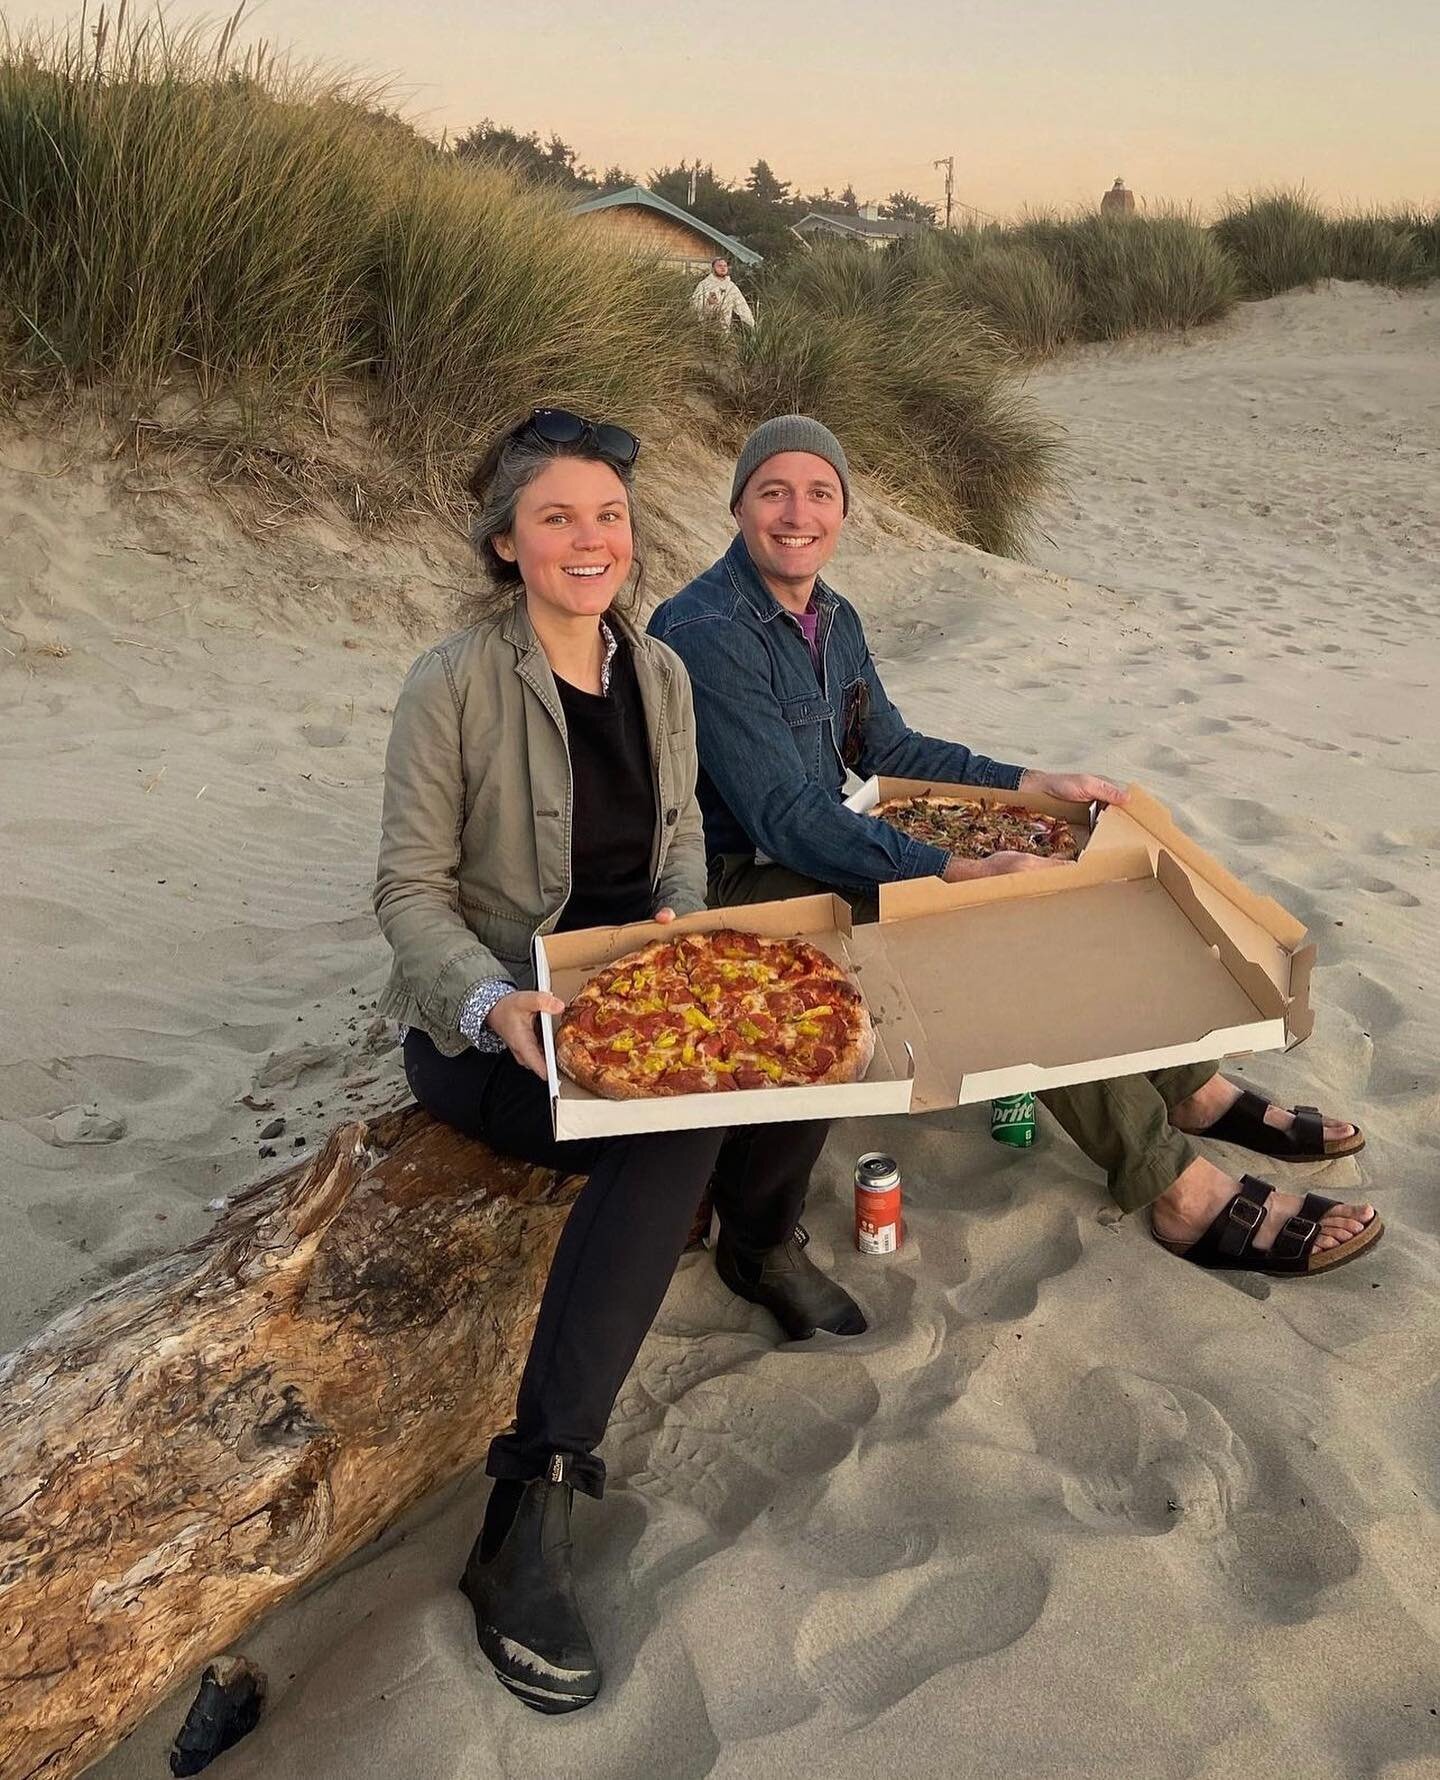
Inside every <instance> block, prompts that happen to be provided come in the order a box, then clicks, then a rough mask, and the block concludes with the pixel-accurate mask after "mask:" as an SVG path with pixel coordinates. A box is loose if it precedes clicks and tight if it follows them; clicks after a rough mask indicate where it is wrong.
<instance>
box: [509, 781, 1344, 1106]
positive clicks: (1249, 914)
mask: <svg viewBox="0 0 1440 1780" xmlns="http://www.w3.org/2000/svg"><path fill="white" fill-rule="evenodd" d="M879 783H880V784H881V785H883V784H884V783H885V781H883V780H882V781H879ZM946 789H948V790H955V789H963V790H965V791H966V792H967V793H969V792H970V791H972V790H974V789H975V788H973V787H962V788H956V787H946ZM1130 792H1131V798H1130V802H1129V804H1128V805H1127V808H1126V809H1125V810H1123V811H1122V810H1118V809H1105V810H1102V811H1101V812H1100V813H1099V815H1098V817H1097V818H1096V820H1095V822H1094V826H1093V830H1091V831H1090V836H1089V842H1088V844H1087V845H1086V847H1085V850H1084V852H1083V853H1082V855H1081V857H1080V859H1079V860H1078V861H1076V862H1075V863H1073V864H1066V865H1064V866H1057V867H1055V868H1054V869H1053V870H1049V871H1039V872H1021V873H1016V874H1011V875H1007V876H1004V877H998V878H980V879H975V880H973V881H971V882H969V883H964V884H946V883H943V882H942V881H941V880H940V879H938V878H916V879H911V880H909V881H907V882H905V883H902V884H891V885H885V886H884V887H883V888H882V890H881V893H880V920H879V921H878V923H875V924H873V925H869V926H858V927H854V928H852V927H851V923H850V915H849V909H848V906H847V905H846V904H845V903H844V902H843V901H841V900H840V899H839V898H838V897H832V896H813V897H804V898H800V899H797V900H795V901H788V902H773V903H761V904H757V905H754V906H751V907H749V908H732V909H716V910H710V911H706V912H704V913H702V914H697V915H689V916H686V917H684V918H683V919H682V920H680V921H677V922H676V923H674V925H673V926H669V927H664V928H662V927H659V926H658V925H654V924H644V925H641V926H635V927H625V928H609V929H595V930H592V931H590V932H584V933H568V934H558V935H550V936H548V937H547V936H540V937H538V938H537V939H536V942H535V955H536V971H537V976H538V979H539V981H540V984H541V986H542V987H550V988H552V989H553V990H554V992H555V993H556V994H558V995H561V996H563V997H567V998H568V997H569V996H570V995H572V994H573V993H574V992H575V991H576V990H577V989H578V988H579V987H580V985H581V984H582V983H583V982H584V981H585V980H586V979H587V978H588V977H589V976H590V975H592V974H593V973H594V971H595V970H596V969H598V968H599V967H600V966H601V965H602V964H607V963H609V962H610V961H611V960H612V959H614V958H617V957H620V956H621V955H622V954H623V953H625V952H627V951H631V950H633V949H635V948H636V947H638V946H641V945H644V944H646V943H648V942H649V941H650V940H651V939H654V938H657V937H660V936H662V935H665V934H674V933H675V932H677V931H678V932H684V931H693V930H696V929H699V930H702V931H704V930H710V929H714V928H716V927H724V926H729V927H739V928H743V929H746V930H748V931H750V932H754V933H762V934H766V935H768V936H771V937H785V936H792V935H800V936H803V937H804V938H806V939H809V940H811V941H812V942H813V943H814V944H816V945H818V946H820V947H821V948H822V949H823V950H825V951H827V952H829V953H830V955H831V956H833V957H836V958H838V959H841V960H843V961H844V962H846V963H848V964H849V966H850V967H851V969H852V970H853V971H854V972H855V975H856V979H857V981H858V982H859V984H860V988H861V991H862V993H863V994H864V997H865V1004H866V1006H867V1008H868V1009H869V1011H870V1017H871V1019H872V1021H873V1022H874V1025H875V1031H876V1049H875V1062H874V1064H873V1065H872V1067H871V1070H870V1072H869V1074H868V1076H867V1077H866V1079H865V1080H864V1081H863V1082H857V1083H855V1084H853V1085H848V1086H844V1085H842V1086H834V1087H823V1088H759V1089H752V1090H748V1091H741V1092H738V1093H729V1094H695V1095H677V1096H674V1097H664V1098H657V1099H655V1100H629V1101H606V1100H600V1099H598V1098H597V1097H596V1096H594V1095H591V1094H589V1093H587V1092H586V1091H585V1090H583V1089H581V1088H578V1087H576V1086H575V1084H574V1083H572V1082H569V1081H567V1080H564V1079H562V1078H559V1077H558V1076H557V1072H556V1069H555V1054H554V1034H553V1027H552V1022H551V1021H550V1020H548V1019H545V1020H543V1021H542V1027H543V1029H544V1040H545V1056H546V1065H547V1069H548V1073H549V1082H550V1093H551V1101H552V1107H553V1112H554V1119H555V1132H556V1136H557V1137H561V1138H565V1137H589V1136H599V1135H605V1134H613V1133H619V1132H627V1131H650V1130H673V1129H679V1128H687V1127H693V1126H706V1125H719V1124H725V1125H731V1124H746V1123H765V1122H769V1121H773V1120H778V1119H795V1118H851V1117H859V1116H862V1115H864V1114H870V1113H881V1112H931V1111H934V1110H936V1109H938V1108H940V1107H947V1106H956V1105H962V1104H965V1103H968V1102H971V1101H977V1100H988V1099H991V1098H994V1097H997V1096H1000V1095H1005V1094H1015V1093H1019V1092H1021V1091H1022V1090H1026V1089H1029V1090H1031V1091H1034V1090H1036V1089H1043V1088H1052V1087H1064V1086H1069V1085H1072V1084H1074V1083H1078V1082H1086V1081H1099V1080H1104V1079H1107V1078H1109V1077H1111V1076H1121V1075H1135V1074H1138V1073H1141V1072H1142V1071H1145V1070H1150V1069H1159V1068H1162V1067H1165V1066H1167V1065H1171V1064H1178V1063H1195V1062H1202V1061H1204V1062H1208V1061H1211V1060H1218V1059H1219V1058H1221V1057H1226V1056H1237V1055H1243V1054H1246V1053H1249V1052H1252V1051H1264V1050H1277V1049H1280V1048H1282V1047H1284V1046H1285V1045H1286V1044H1288V1043H1295V1042H1298V1041H1299V1040H1300V1039H1301V1038H1303V1037H1305V1036H1306V1035H1307V1034H1308V1033H1309V1031H1310V1028H1311V1026H1312V1024H1313V1017H1312V1015H1311V1012H1310V1006H1309V995H1308V990H1309V980H1310V968H1311V964H1312V962H1313V958H1314V947H1313V946H1310V945H1307V944H1306V943H1305V941H1306V936H1305V929H1304V928H1303V927H1302V926H1301V924H1300V923H1299V922H1298V921H1296V920H1295V919H1294V917H1293V916H1291V915H1289V914H1287V913H1286V911H1285V910H1284V909H1282V908H1281V907H1280V905H1279V904H1278V903H1276V902H1274V901H1272V900H1271V899H1270V898H1268V897H1262V896H1257V895H1256V894H1255V893H1254V892H1253V891H1250V890H1247V889H1246V888H1245V886H1244V885H1243V884H1241V883H1240V882H1239V881H1238V880H1237V879H1236V878H1234V877H1233V876H1232V875H1231V874H1230V873H1229V872H1228V871H1226V869H1225V868H1224V867H1223V866H1222V865H1220V863H1219V862H1218V861H1217V860H1214V859H1212V858H1211V857H1210V855H1209V854H1207V853H1206V852H1205V851H1204V849H1203V848H1201V847H1200V846H1199V845H1198V843H1196V842H1195V841H1193V840H1192V839H1190V837H1189V836H1187V835H1185V834H1184V833H1183V832H1182V831H1181V830H1180V828H1179V827H1178V825H1177V824H1176V823H1175V822H1174V819H1173V818H1172V817H1171V816H1170V814H1169V812H1168V811H1167V810H1166V809H1165V808H1164V806H1163V805H1162V804H1160V803H1158V802H1157V801H1156V800H1155V799H1154V798H1152V797H1150V796H1149V794H1148V793H1146V792H1144V791H1143V790H1142V789H1141V788H1140V787H1136V786H1132V787H1130ZM886 794H887V795H888V793H886ZM1004 795H1007V796H1008V795H1009V794H1004ZM1037 803H1038V800H1037ZM1052 813H1055V814H1062V813H1063V814H1065V815H1066V816H1067V819H1070V811H1068V810H1066V809H1065V807H1064V806H1055V807H1054V809H1053V811H1052Z"/></svg>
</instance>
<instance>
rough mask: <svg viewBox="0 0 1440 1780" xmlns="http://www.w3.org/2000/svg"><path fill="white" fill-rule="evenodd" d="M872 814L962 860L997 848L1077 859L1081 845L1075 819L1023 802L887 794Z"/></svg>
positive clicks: (999, 849) (989, 852)
mask: <svg viewBox="0 0 1440 1780" xmlns="http://www.w3.org/2000/svg"><path fill="white" fill-rule="evenodd" d="M870 814H871V815H872V816H878V817H879V818H880V820H881V821H882V822H888V823H889V824H890V826H891V827H892V828H898V829H899V830H900V832H901V833H902V834H908V835H911V836H913V838H914V839H915V840H917V841H929V842H930V844H931V845H932V846H936V847H944V848H945V850H946V852H948V853H953V854H954V856H955V857H956V858H957V859H988V858H989V857H990V855H991V854H992V853H1036V854H1038V855H1039V856H1040V857H1041V858H1044V859H1075V858H1078V857H1079V853H1080V848H1079V845H1078V843H1077V842H1076V839H1075V834H1074V831H1073V830H1072V829H1071V827H1070V824H1069V823H1068V822H1066V821H1065V820H1064V818H1063V817H1060V816H1046V815H1042V814H1041V812H1040V811H1039V810H1027V809H1023V808H1022V807H1021V806H1020V805H1019V804H985V803H976V802H974V801H973V800H971V799H967V798H963V797H887V798H886V799H885V800H884V802H883V803H877V804H876V805H875V807H874V809H873V810H871V812H870Z"/></svg>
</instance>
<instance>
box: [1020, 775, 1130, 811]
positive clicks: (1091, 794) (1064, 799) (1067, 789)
mask: <svg viewBox="0 0 1440 1780" xmlns="http://www.w3.org/2000/svg"><path fill="white" fill-rule="evenodd" d="M1016 790H1017V791H1038V792H1039V793H1040V794H1041V796H1042V797H1057V798H1059V800H1060V801H1061V803H1115V804H1123V803H1124V802H1125V791H1124V787H1123V786H1120V785H1116V784H1114V783H1113V782H1112V781H1111V780H1109V779H1099V778H1096V776H1095V774H1094V773H1037V772H1036V771H1035V770H1034V768H1033V767H1027V768H1026V769H1025V771H1024V773H1023V774H1022V775H1021V779H1020V783H1019V785H1017V786H1016Z"/></svg>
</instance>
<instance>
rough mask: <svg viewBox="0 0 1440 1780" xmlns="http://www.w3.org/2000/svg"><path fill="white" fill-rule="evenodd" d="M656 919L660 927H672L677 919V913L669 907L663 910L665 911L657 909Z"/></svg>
mask: <svg viewBox="0 0 1440 1780" xmlns="http://www.w3.org/2000/svg"><path fill="white" fill-rule="evenodd" d="M655 919H656V920H657V921H658V922H659V923H660V925H661V926H662V927H668V926H669V925H670V923H671V922H672V921H673V920H674V919H675V911H674V909H672V908H668V907H667V908H663V909H656V911H655Z"/></svg>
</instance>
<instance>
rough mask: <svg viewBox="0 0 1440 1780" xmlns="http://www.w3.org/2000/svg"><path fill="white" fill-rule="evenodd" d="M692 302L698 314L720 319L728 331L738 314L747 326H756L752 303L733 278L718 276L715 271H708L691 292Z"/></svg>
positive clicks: (704, 318) (711, 319) (706, 318)
mask: <svg viewBox="0 0 1440 1780" xmlns="http://www.w3.org/2000/svg"><path fill="white" fill-rule="evenodd" d="M690 302H691V305H692V307H693V308H694V310H695V313H696V314H697V315H698V316H700V317H701V318H702V319H703V320H705V321H718V322H719V323H720V325H721V327H722V328H724V329H725V330H726V332H727V333H728V332H729V329H730V323H731V322H732V321H734V319H735V317H736V316H737V315H738V316H739V318H740V320H741V321H743V322H744V323H745V326H746V327H747V328H753V327H754V326H755V317H754V316H753V315H752V314H751V313H750V305H749V304H748V303H747V302H746V301H745V298H744V296H743V295H742V294H741V291H740V286H739V285H738V284H736V283H735V281H734V279H733V278H717V277H716V276H715V274H714V273H713V272H707V273H706V274H705V276H704V277H703V278H702V279H701V280H700V282H699V284H697V285H696V286H695V289H694V290H693V291H692V292H691V293H690Z"/></svg>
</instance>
